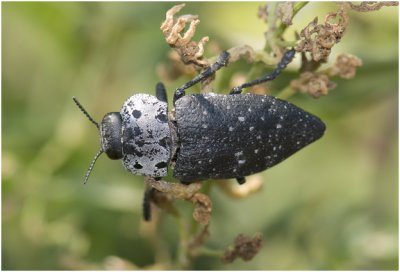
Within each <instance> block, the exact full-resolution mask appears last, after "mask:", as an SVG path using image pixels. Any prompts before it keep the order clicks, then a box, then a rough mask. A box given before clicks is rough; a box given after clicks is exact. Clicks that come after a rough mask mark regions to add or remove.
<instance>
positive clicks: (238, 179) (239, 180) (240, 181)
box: [236, 177, 246, 185]
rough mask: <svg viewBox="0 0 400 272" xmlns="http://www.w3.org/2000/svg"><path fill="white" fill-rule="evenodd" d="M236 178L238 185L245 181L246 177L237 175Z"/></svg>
mask: <svg viewBox="0 0 400 272" xmlns="http://www.w3.org/2000/svg"><path fill="white" fill-rule="evenodd" d="M236 180H237V182H238V183H239V185H242V184H244V183H246V178H245V177H237V178H236Z"/></svg>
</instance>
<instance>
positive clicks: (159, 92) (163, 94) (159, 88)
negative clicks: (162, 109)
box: [156, 82, 168, 103]
mask: <svg viewBox="0 0 400 272" xmlns="http://www.w3.org/2000/svg"><path fill="white" fill-rule="evenodd" d="M156 97H157V98H158V100H160V101H162V102H166V103H168V98H167V91H166V90H165V86H164V84H162V83H161V82H158V83H157V85H156Z"/></svg>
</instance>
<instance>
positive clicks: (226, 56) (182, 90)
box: [173, 51, 230, 106]
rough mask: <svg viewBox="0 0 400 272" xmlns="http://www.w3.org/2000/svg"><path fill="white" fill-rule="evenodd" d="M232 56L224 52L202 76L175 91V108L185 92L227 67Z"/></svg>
mask: <svg viewBox="0 0 400 272" xmlns="http://www.w3.org/2000/svg"><path fill="white" fill-rule="evenodd" d="M229 57H230V54H229V53H228V52H227V51H222V53H221V54H220V55H219V56H218V59H217V61H216V62H215V63H213V64H212V65H211V66H210V67H208V68H207V69H206V70H205V71H204V72H202V73H201V74H199V75H197V76H196V77H195V78H193V79H192V80H190V81H188V82H186V83H185V84H183V85H182V86H181V87H179V88H178V89H176V90H175V94H174V100H173V103H174V106H175V102H176V101H177V100H178V99H179V98H181V97H182V96H184V95H185V90H186V89H188V88H190V87H192V86H193V85H195V84H197V83H199V82H200V81H203V80H204V79H206V78H208V77H210V76H212V75H213V74H214V73H215V72H216V71H218V70H219V69H221V68H222V67H223V66H226V65H227V64H228V61H229Z"/></svg>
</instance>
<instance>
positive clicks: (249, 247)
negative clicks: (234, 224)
mask: <svg viewBox="0 0 400 272" xmlns="http://www.w3.org/2000/svg"><path fill="white" fill-rule="evenodd" d="M262 244H263V235H262V234H261V233H256V235H254V237H253V238H251V237H249V236H245V235H243V234H239V235H238V236H237V237H236V238H235V241H234V244H233V246H230V247H229V248H228V249H227V250H226V251H225V253H224V256H223V257H222V262H223V263H225V264H227V263H232V262H233V261H234V260H235V259H237V258H241V259H242V260H244V261H250V260H251V259H253V258H254V256H255V255H257V253H258V252H260V250H261V248H262Z"/></svg>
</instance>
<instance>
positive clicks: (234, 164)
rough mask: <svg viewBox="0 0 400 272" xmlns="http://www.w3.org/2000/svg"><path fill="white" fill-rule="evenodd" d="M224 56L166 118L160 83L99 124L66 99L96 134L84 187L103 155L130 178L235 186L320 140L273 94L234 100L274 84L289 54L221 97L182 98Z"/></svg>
mask: <svg viewBox="0 0 400 272" xmlns="http://www.w3.org/2000/svg"><path fill="white" fill-rule="evenodd" d="M229 56H230V54H229V53H228V52H227V51H223V52H222V53H221V54H220V55H219V57H218V59H217V61H216V62H215V63H214V64H212V65H211V66H210V67H209V68H208V69H206V70H205V71H204V72H202V73H200V74H199V75H197V76H196V77H195V78H193V79H192V80H190V81H189V82H187V83H185V84H184V85H183V86H181V87H180V88H178V89H176V90H175V93H174V97H173V109H172V110H171V111H170V112H169V113H168V107H167V94H166V90H165V87H164V85H163V84H162V83H158V84H157V86H156V95H155V96H152V95H149V94H141V93H139V94H135V95H133V96H131V97H129V98H128V99H127V100H126V101H125V102H124V104H123V106H122V108H121V110H120V112H110V113H107V114H106V115H105V116H104V117H103V120H102V121H101V123H100V124H98V123H97V122H96V121H94V119H93V118H92V117H91V116H90V115H89V114H88V113H87V111H86V110H85V109H84V108H83V106H82V105H81V104H80V103H79V101H78V100H77V99H76V98H75V97H73V100H74V102H75V103H76V105H77V106H78V107H79V108H80V110H81V111H82V112H83V113H84V114H85V115H86V116H87V117H88V119H89V120H90V121H91V122H92V123H93V124H95V125H96V126H97V128H98V130H99V133H100V141H101V148H100V151H99V152H98V153H97V154H96V156H95V158H94V159H93V161H92V163H91V164H90V167H89V169H88V171H87V172H86V175H85V180H84V182H85V183H86V182H87V180H88V178H89V175H90V173H91V171H92V169H93V167H94V164H95V162H96V160H97V159H98V157H99V156H100V155H101V154H102V153H103V152H104V153H106V154H107V156H108V157H109V158H110V159H113V160H119V159H121V160H122V163H123V165H124V167H125V168H126V169H127V170H128V171H130V172H131V173H132V174H134V175H142V176H149V177H154V178H162V177H164V176H166V175H167V170H168V167H171V168H173V176H174V177H175V178H177V179H178V180H179V181H180V182H182V183H184V184H189V183H192V182H195V181H201V180H207V179H230V178H235V179H236V180H237V181H238V183H239V184H243V183H244V182H245V177H246V176H248V175H251V174H254V173H258V172H261V171H263V170H265V169H268V168H270V167H272V166H274V165H276V164H278V163H279V162H281V161H283V160H284V159H286V158H288V157H290V156H291V155H293V154H294V153H295V152H297V151H298V150H300V149H302V148H303V147H305V146H307V145H309V144H310V143H312V142H314V141H316V140H317V139H319V138H321V137H322V135H323V134H324V131H325V124H324V123H323V122H322V121H321V120H320V119H319V118H318V117H316V116H314V115H312V114H311V113H308V112H306V111H304V110H302V109H301V108H299V107H297V106H295V105H293V104H292V103H290V102H287V101H284V100H281V99H278V98H275V97H273V96H269V95H258V94H251V93H246V94H242V89H244V88H247V87H251V86H254V85H257V84H261V83H264V82H266V81H270V80H273V79H274V78H276V77H277V76H278V75H279V74H280V73H281V72H282V70H283V69H285V68H286V66H287V65H288V64H289V63H290V62H291V61H292V59H293V58H294V56H295V50H294V49H290V50H287V51H286V52H285V54H284V55H283V57H282V59H281V61H280V62H279V63H278V65H277V67H276V68H275V69H274V70H273V71H272V72H271V73H269V74H267V75H265V76H262V77H260V78H258V79H255V80H253V81H250V82H246V83H244V84H242V85H239V86H237V87H234V88H233V89H232V90H231V91H230V93H229V94H227V95H224V94H215V93H207V94H192V95H185V90H186V89H188V88H190V87H191V86H193V85H195V84H197V83H198V82H201V81H203V80H204V79H206V78H208V77H210V76H212V75H213V74H214V73H215V72H216V71H217V70H219V69H221V68H222V67H224V66H226V65H227V64H228V62H229ZM148 198H149V195H148V194H145V199H148ZM145 202H146V201H145ZM145 206H146V204H145ZM145 210H146V209H145Z"/></svg>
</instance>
